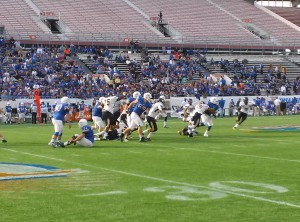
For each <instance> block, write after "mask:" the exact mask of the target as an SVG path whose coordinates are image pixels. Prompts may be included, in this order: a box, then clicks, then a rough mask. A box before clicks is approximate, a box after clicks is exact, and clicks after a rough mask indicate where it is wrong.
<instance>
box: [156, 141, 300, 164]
mask: <svg viewBox="0 0 300 222" xmlns="http://www.w3.org/2000/svg"><path fill="white" fill-rule="evenodd" d="M155 146H159V147H165V148H170V147H168V146H162V145H159V144H155ZM172 148H174V149H176V150H192V151H196V152H207V153H217V154H224V155H232V156H244V157H253V158H258V159H267V160H280V161H287V162H295V163H300V160H290V159H283V158H277V157H267V156H255V155H249V154H241V153H231V152H224V151H218V150H201V149H194V148H185V147H172ZM211 148H214V147H211Z"/></svg>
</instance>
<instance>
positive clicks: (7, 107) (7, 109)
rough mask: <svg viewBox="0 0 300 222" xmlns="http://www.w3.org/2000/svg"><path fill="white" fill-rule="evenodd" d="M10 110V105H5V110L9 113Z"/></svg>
mask: <svg viewBox="0 0 300 222" xmlns="http://www.w3.org/2000/svg"><path fill="white" fill-rule="evenodd" d="M11 111H12V108H11V106H10V105H9V106H5V112H7V113H11Z"/></svg>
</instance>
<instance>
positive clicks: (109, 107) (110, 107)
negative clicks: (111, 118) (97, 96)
mask: <svg viewBox="0 0 300 222" xmlns="http://www.w3.org/2000/svg"><path fill="white" fill-rule="evenodd" d="M117 100H118V97H117V96H110V97H108V98H105V99H104V100H103V104H104V107H103V111H108V112H110V113H114V107H115V103H116V102H117Z"/></svg>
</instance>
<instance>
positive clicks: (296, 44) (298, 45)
mask: <svg viewBox="0 0 300 222" xmlns="http://www.w3.org/2000/svg"><path fill="white" fill-rule="evenodd" d="M10 37H14V39H15V40H20V41H21V44H22V43H31V44H44V45H45V44H49V45H52V44H69V43H73V44H75V45H84V44H86V45H104V46H110V45H113V46H122V47H123V46H127V45H128V46H129V45H130V43H129V42H130V41H131V40H134V41H136V40H138V41H139V42H140V46H141V47H158V48H161V47H162V46H171V47H172V46H174V47H182V48H183V47H186V48H215V49H227V50H239V49H241V50H242V49H249V50H264V49H269V50H272V49H273V50H274V51H276V50H278V49H286V48H288V49H290V50H297V49H300V39H288V38H287V39H286V40H280V42H276V43H274V42H272V41H269V40H261V41H260V40H256V39H242V38H239V37H219V36H198V35H197V36H196V35H195V36H182V35H178V36H176V35H174V36H172V37H161V36H157V35H155V34H153V35H151V34H150V35H149V34H148V33H145V34H143V33H138V34H137V33H105V34H104V33H63V34H53V33H52V32H50V31H49V32H34V31H18V30H5V38H6V39H7V40H8V39H9V38H10Z"/></svg>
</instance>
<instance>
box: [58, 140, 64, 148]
mask: <svg viewBox="0 0 300 222" xmlns="http://www.w3.org/2000/svg"><path fill="white" fill-rule="evenodd" d="M57 146H60V147H65V144H64V143H63V142H61V141H57Z"/></svg>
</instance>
